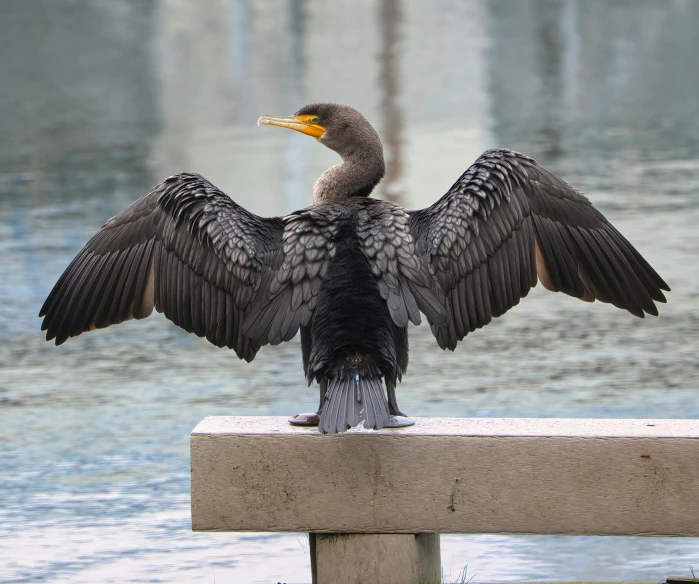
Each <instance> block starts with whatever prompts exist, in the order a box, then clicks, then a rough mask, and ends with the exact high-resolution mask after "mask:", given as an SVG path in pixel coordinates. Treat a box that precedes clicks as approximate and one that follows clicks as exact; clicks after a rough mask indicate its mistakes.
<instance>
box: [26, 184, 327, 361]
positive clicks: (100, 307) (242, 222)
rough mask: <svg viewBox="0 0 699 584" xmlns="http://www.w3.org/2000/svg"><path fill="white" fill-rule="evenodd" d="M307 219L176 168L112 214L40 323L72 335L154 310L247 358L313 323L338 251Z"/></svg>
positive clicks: (51, 332) (56, 334) (53, 333)
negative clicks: (264, 209) (257, 210)
mask: <svg viewBox="0 0 699 584" xmlns="http://www.w3.org/2000/svg"><path fill="white" fill-rule="evenodd" d="M318 229H319V227H318V225H316V224H315V223H313V222H309V221H305V220H303V218H301V219H299V218H295V217H293V216H292V217H291V218H263V217H258V216H257V215H255V214H253V213H250V212H249V211H246V210H245V209H244V208H242V207H241V206H240V205H237V204H236V203H235V202H234V201H232V200H231V199H230V198H229V197H228V196H227V195H225V194H224V193H223V192H221V191H220V190H218V189H217V188H216V187H215V186H214V185H212V184H211V183H210V182H208V181H207V180H206V179H204V178H203V177H201V176H199V175H196V174H179V175H176V176H173V177H170V178H168V179H166V180H165V181H163V182H162V183H160V184H159V185H157V186H156V187H155V188H154V189H153V190H152V191H151V192H150V193H148V194H147V195H145V196H144V197H142V198H141V199H139V200H138V201H136V202H135V203H134V204H132V205H131V206H130V207H129V208H128V209H126V210H125V211H124V212H123V213H120V214H119V215H117V216H115V217H113V218H112V219H110V220H109V221H108V222H107V223H106V224H105V225H104V227H103V228H102V229H101V230H100V231H99V232H98V233H97V234H96V235H95V236H93V237H92V239H90V241H89V242H88V243H87V244H86V245H85V247H84V248H83V249H82V251H81V252H80V253H79V254H78V255H77V256H76V258H75V259H74V260H73V261H72V263H71V264H70V265H69V266H68V268H66V270H65V272H64V273H63V275H62V276H61V277H60V279H59V280H58V282H57V283H56V285H55V286H54V288H53V290H52V291H51V293H50V294H49V296H48V298H47V299H46V302H45V303H44V305H43V307H42V309H41V312H40V314H39V316H44V317H45V318H44V320H43V323H42V330H46V331H47V334H46V338H47V340H51V339H54V338H55V339H56V344H57V345H60V344H61V343H63V342H64V341H65V340H66V339H68V338H69V337H73V336H77V335H79V334H81V333H82V332H85V331H90V330H93V329H95V328H104V327H107V326H110V325H112V324H117V323H120V322H123V321H125V320H129V319H131V318H137V319H138V318H145V317H147V316H149V315H150V314H151V312H152V311H153V308H154V307H155V308H156V309H157V310H158V311H159V312H163V313H164V314H165V316H166V317H167V318H168V319H170V320H172V321H173V322H174V323H175V324H177V325H178V326H180V327H182V328H183V329H185V330H186V331H188V332H193V333H195V334H197V335H198V336H206V338H207V339H208V340H209V341H210V342H211V343H213V344H214V345H216V346H219V347H224V346H225V347H229V348H232V349H234V350H235V351H236V353H237V354H238V356H239V357H240V358H242V359H246V360H248V361H251V360H252V359H253V358H254V356H255V354H256V353H257V351H258V350H259V349H260V347H261V346H262V345H265V344H267V343H273V344H276V343H279V342H282V341H286V340H289V339H291V338H292V337H293V336H294V335H295V334H296V332H297V331H298V328H299V325H300V324H306V323H307V322H308V320H310V316H311V313H312V310H313V308H314V306H315V297H316V295H317V292H318V289H319V288H320V282H321V280H322V277H323V275H324V273H325V270H326V269H327V262H328V259H329V257H330V254H331V253H332V249H331V245H332V244H331V243H330V242H329V241H328V240H327V239H326V238H325V237H324V236H323V234H322V233H319V231H318Z"/></svg>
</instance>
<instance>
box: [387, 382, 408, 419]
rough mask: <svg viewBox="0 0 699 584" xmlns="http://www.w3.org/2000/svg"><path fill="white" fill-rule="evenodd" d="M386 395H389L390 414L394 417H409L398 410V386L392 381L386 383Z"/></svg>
mask: <svg viewBox="0 0 699 584" xmlns="http://www.w3.org/2000/svg"><path fill="white" fill-rule="evenodd" d="M386 393H387V394H388V413H389V414H391V415H392V416H403V417H407V416H406V415H405V414H404V413H403V412H401V411H400V409H399V408H398V402H397V401H396V386H395V385H394V384H393V383H391V382H390V381H386Z"/></svg>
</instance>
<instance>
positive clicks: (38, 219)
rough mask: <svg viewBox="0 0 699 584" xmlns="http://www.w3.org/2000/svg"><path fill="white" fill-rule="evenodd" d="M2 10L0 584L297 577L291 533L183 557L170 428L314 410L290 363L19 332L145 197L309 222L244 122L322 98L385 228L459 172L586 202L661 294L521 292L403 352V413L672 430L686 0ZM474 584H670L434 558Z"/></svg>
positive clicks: (299, 171) (583, 560)
mask: <svg viewBox="0 0 699 584" xmlns="http://www.w3.org/2000/svg"><path fill="white" fill-rule="evenodd" d="M206 6H207V8H206V9H202V8H201V6H200V5H199V4H197V3H193V2H189V1H188V0H171V1H168V2H156V1H152V2H128V1H126V0H115V1H113V2H91V1H90V0H72V1H70V2H62V3H55V2H49V1H47V0H43V1H42V0H25V1H24V2H15V3H8V4H7V6H4V7H3V16H2V18H1V19H0V43H2V45H3V49H4V50H3V59H2V60H0V79H2V83H0V107H1V108H2V109H1V111H2V112H4V114H3V116H2V117H0V135H2V136H3V140H2V141H0V256H1V257H2V262H1V263H0V333H1V336H0V363H1V365H2V374H1V375H0V416H1V417H2V424H0V442H1V446H2V448H0V468H2V481H1V482H0V500H2V501H3V504H2V506H0V581H6V582H36V581H55V582H70V583H82V582H124V581H134V582H135V581H139V582H140V581H151V582H172V581H176V582H214V581H215V582H218V583H219V584H220V583H221V582H252V581H255V582H272V581H274V582H276V581H287V582H304V581H306V582H307V581H309V580H310V569H309V566H308V549H307V540H306V539H305V538H304V536H303V535H277V534H195V533H192V532H191V531H190V523H189V492H188V491H189V461H188V433H189V431H190V430H191V428H192V427H193V426H194V425H195V424H196V423H197V422H198V421H199V420H200V419H201V418H202V417H204V416H205V415H210V414H258V415H259V414H274V415H286V414H289V413H293V412H296V411H299V410H304V409H308V408H309V407H313V404H314V403H315V399H316V390H314V389H308V388H306V387H305V383H304V382H303V376H302V371H301V366H300V354H299V346H298V342H297V341H296V340H294V341H293V342H291V343H289V344H287V345H285V346H280V347H275V348H271V349H267V350H263V351H262V352H261V353H260V355H259V356H258V358H257V359H256V360H255V363H254V364H253V365H246V364H244V363H241V362H239V361H238V360H237V359H236V358H235V356H234V355H233V354H232V353H231V352H228V351H224V350H218V349H216V348H214V347H211V346H209V345H208V344H207V343H206V342H205V341H203V340H201V339H197V338H196V337H192V336H189V335H187V334H186V333H184V332H182V331H180V330H179V329H176V328H175V327H174V326H171V325H170V323H168V322H167V321H166V320H165V319H163V318H161V317H159V316H156V317H153V318H150V319H148V320H146V321H142V322H138V323H134V322H129V323H125V324H123V325H120V326H118V327H113V328H111V329H107V330H105V331H100V332H98V333H93V334H88V335H83V336H81V337H80V338H78V339H74V340H72V341H70V342H68V343H67V344H66V345H64V346H62V347H60V348H56V347H54V346H52V345H49V344H47V343H45V342H43V340H42V335H41V333H39V332H38V330H37V329H38V326H39V320H38V319H37V318H36V314H37V312H38V310H39V307H40V305H41V303H42V301H43V299H44V298H45V296H46V294H47V292H48V290H49V288H50V286H51V285H52V284H53V283H54V282H55V280H56V279H57V277H58V276H59V275H60V273H61V272H62V270H63V269H64V268H65V266H66V265H67V263H68V262H69V261H70V259H71V258H72V257H73V256H74V255H75V253H76V252H77V251H78V250H79V249H80V247H81V246H82V245H83V243H84V242H85V241H86V239H87V238H88V237H89V236H90V235H92V233H94V232H95V231H96V229H97V228H98V227H99V226H100V225H101V224H102V223H103V222H104V221H105V220H106V219H108V218H109V217H110V216H112V215H114V214H115V213H117V212H118V211H120V210H121V209H123V208H124V207H126V206H127V205H128V204H129V203H130V202H131V201H133V200H134V199H135V198H137V197H138V196H140V195H141V194H142V193H144V192H145V191H146V190H147V189H148V188H149V187H150V186H151V185H152V184H154V183H155V182H157V181H158V180H160V179H161V178H162V177H163V176H165V175H168V174H172V173H174V172H177V171H181V170H193V171H198V172H201V173H202V174H204V175H206V176H207V177H208V178H210V179H211V180H212V181H213V182H214V183H216V184H218V185H219V186H220V187H221V188H223V189H224V190H226V191H227V192H229V193H230V194H231V195H232V196H233V197H234V198H235V199H236V200H237V201H238V202H239V203H241V204H243V205H245V206H246V207H248V208H250V209H252V210H254V211H256V212H259V213H264V214H280V213H285V212H288V211H290V210H292V209H295V208H298V207H300V206H303V205H306V204H308V203H309V202H310V194H311V188H312V185H313V182H314V180H315V178H316V177H317V176H318V175H319V174H320V172H322V171H323V170H324V169H325V168H326V167H327V166H329V165H330V164H334V163H335V162H336V158H335V156H334V154H333V153H332V152H329V151H327V150H326V149H324V148H321V147H320V146H318V145H317V144H315V143H314V142H313V141H312V140H309V139H308V138H306V137H304V136H301V135H297V134H294V133H291V132H282V131H269V130H267V131H263V130H259V131H258V130H257V129H256V128H255V124H254V122H255V119H256V118H257V116H258V115H259V114H260V113H271V114H288V113H292V112H293V111H295V110H296V109H297V108H298V107H300V106H301V105H303V104H304V103H306V102H311V101H321V100H335V101H342V102H346V103H350V104H352V105H354V106H356V107H357V108H359V109H360V110H361V111H362V112H364V113H365V114H366V115H367V117H369V119H370V120H371V121H373V122H374V123H375V125H376V126H377V128H379V129H380V131H381V132H382V134H383V135H384V139H385V140H386V143H387V150H388V159H389V161H393V162H389V166H390V164H394V166H393V167H391V168H393V171H392V172H394V174H393V175H392V176H393V177H395V178H394V180H395V182H394V184H396V185H398V187H399V188H397V189H396V190H389V192H387V191H384V194H390V193H393V194H395V193H401V194H403V196H404V198H405V203H406V205H408V206H411V207H417V206H424V205H427V204H429V203H430V202H432V201H433V200H435V199H436V198H437V197H439V196H440V195H441V194H442V193H443V192H444V191H445V190H446V189H447V188H448V187H449V186H450V184H451V183H452V182H453V181H454V180H455V179H456V178H457V177H458V176H459V174H460V173H461V172H462V171H463V170H464V168H465V167H466V166H467V165H468V164H469V163H470V162H471V161H472V160H473V158H474V157H475V156H477V155H478V154H479V153H480V152H482V151H483V150H484V149H486V148H488V147H492V146H510V147H514V148H517V149H519V150H523V151H524V152H527V153H529V154H532V155H534V156H535V157H537V158H538V159H539V161H540V162H541V163H543V164H544V165H546V166H548V167H550V168H552V169H553V170H555V171H557V172H558V173H560V174H562V175H563V176H564V177H565V178H567V179H569V180H570V181H571V182H573V183H574V184H576V185H578V186H579V187H580V188H582V189H583V190H585V191H586V192H587V193H588V194H589V195H590V196H591V197H592V198H593V200H594V201H595V203H596V204H597V205H598V206H599V207H600V208H601V209H602V210H603V211H604V212H605V213H606V214H607V216H608V217H610V218H611V219H612V220H613V221H614V223H615V224H616V225H617V226H618V227H619V228H620V229H621V231H622V232H624V233H625V234H626V235H627V236H628V237H629V238H630V239H631V241H632V242H634V243H635V244H636V245H637V247H638V248H639V249H640V250H641V251H642V252H643V253H644V255H646V257H647V258H648V259H649V260H650V261H651V263H652V264H653V265H655V266H656V267H657V268H658V269H659V271H660V273H661V274H662V276H663V277H664V278H665V279H666V280H667V281H668V283H669V284H670V286H671V287H672V288H673V292H672V293H671V294H670V304H668V305H667V306H662V307H661V317H660V318H657V319H653V318H649V319H646V320H639V319H634V318H632V317H630V316H629V315H628V314H625V313H621V311H618V310H615V309H613V308H610V307H609V306H606V305H599V304H597V305H593V306H589V305H586V304H584V303H581V302H576V301H573V300H572V299H569V298H567V297H565V298H564V297H561V296H559V295H552V294H550V293H548V292H545V291H543V290H541V289H539V288H537V289H536V290H535V291H534V292H532V293H531V295H530V297H529V298H527V299H526V300H525V301H524V302H523V303H522V305H521V306H519V307H517V308H516V309H514V310H513V311H512V312H511V313H508V315H507V316H506V317H505V318H501V319H499V320H497V321H495V322H494V323H493V324H491V325H490V326H488V327H487V328H486V329H484V330H482V331H479V332H477V333H475V334H473V335H472V336H470V337H469V338H468V339H467V340H466V342H464V343H463V344H462V345H461V346H460V347H459V349H458V350H457V352H456V353H442V352H441V351H439V350H438V349H437V347H436V344H435V342H434V339H433V338H432V337H431V335H430V334H429V331H428V330H427V329H425V328H418V329H413V331H412V341H411V342H412V344H411V348H412V352H411V364H410V371H409V375H408V377H407V379H406V381H405V383H404V384H403V385H402V386H401V387H400V399H401V406H403V407H404V409H405V410H406V411H407V412H408V413H414V414H420V415H456V416H570V417H584V416H590V417H670V418H672V417H678V418H679V417H699V382H698V381H697V379H698V377H699V375H698V374H697V359H696V354H697V350H699V339H698V338H697V331H699V316H698V315H699V311H698V310H697V309H698V308H699V291H698V290H699V274H698V273H697V268H696V266H697V249H699V231H698V230H697V228H696V226H697V224H699V195H697V192H698V189H699V158H698V154H699V152H698V147H697V144H699V101H698V100H697V99H696V96H697V95H699V69H698V68H697V67H696V64H695V56H696V55H697V54H699V27H696V22H697V21H699V3H696V2H688V1H681V0H678V1H674V2H651V1H637V2H633V3H631V2H612V1H607V2H605V1H600V2H595V3H589V2H580V1H575V0H568V1H565V0H561V1H556V0H546V1H541V2H539V1H534V0H527V1H521V2H520V1H517V2H513V1H508V0H492V1H485V0H477V1H471V2H456V1H454V2H449V1H443V2H440V3H437V4H434V3H421V2H407V1H405V2H402V1H399V0H380V1H379V0H377V1H375V2H369V1H364V2H349V0H347V1H345V2H338V3H332V4H331V3H325V2H321V1H320V0H313V1H310V0H309V1H305V2H303V1H301V2H294V1H288V2H281V1H280V2H252V0H248V1H245V0H214V1H212V2H210V3H207V4H206ZM442 546H443V553H442V556H443V561H444V564H445V569H446V572H447V574H448V573H449V571H450V570H451V573H452V575H456V573H457V572H458V571H459V570H460V569H461V568H462V567H463V566H464V565H465V564H468V565H469V574H471V575H473V574H475V576H476V580H490V581H493V580H539V581H542V580H653V581H660V579H663V578H665V577H666V576H667V575H668V574H671V573H672V574H677V575H685V576H688V575H689V573H688V570H687V566H688V565H690V564H694V565H695V566H697V565H699V543H698V542H697V540H693V539H670V538H653V539H644V538H578V537H575V538H573V537H507V536H445V537H444V538H443V543H442Z"/></svg>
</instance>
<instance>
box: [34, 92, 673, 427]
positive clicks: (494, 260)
mask: <svg viewBox="0 0 699 584" xmlns="http://www.w3.org/2000/svg"><path fill="white" fill-rule="evenodd" d="M259 124H266V125H273V126H281V127H285V128H290V129H292V130H296V131H298V132H302V133H304V134H307V135H309V136H313V137H314V138H316V139H317V140H318V141H319V142H320V143H321V144H323V145H324V146H327V147H328V148H330V149H331V150H334V151H335V152H337V153H338V154H339V155H340V157H341V158H342V163H341V164H338V165H336V166H333V167H331V168H329V169H328V170H326V171H325V172H324V173H323V174H322V175H321V176H320V178H319V179H318V180H317V182H316V183H315V186H314V187H313V205H312V206H310V207H308V208H305V209H301V210H300V211H296V212H294V213H291V214H289V215H287V216H286V217H272V218H265V217H259V216H257V215H255V214H253V213H251V212H249V211H247V210H245V209H244V208H242V207H241V206H240V205H237V204H236V203H235V202H234V201H233V200H231V199H230V198H229V197H228V196H227V195H225V194H224V193H223V192H221V191H220V190H219V189H217V188H216V187H215V186H214V185H212V184H211V183H210V182H209V181H207V180H206V179H205V178H203V177H202V176H200V175H198V174H189V173H183V174H178V175H175V176H172V177H170V178H167V179H165V180H164V181H163V182H161V183H160V184H159V185H157V186H156V187H155V188H154V189H153V190H152V191H150V192H149V193H148V194H147V195H145V196H144V197H142V198H140V199H139V200H138V201H136V202H135V203H133V204H132V205H131V206H130V207H129V208H128V209H126V210H125V211H124V212H123V213H120V214H119V215H117V216H115V217H113V218H111V219H110V220H109V221H107V223H106V224H105V225H104V226H103V227H102V229H101V230H100V231H98V232H97V234H96V235H95V236H94V237H92V239H90V241H88V242H87V244H86V245H85V247H84V248H83V249H82V251H81V252H80V253H79V254H78V255H77V257H76V258H75V259H74V260H73V261H72V262H71V264H70V265H69V266H68V268H67V269H66V270H65V272H64V273H63V275H62V276H61V278H60V279H59V280H58V282H57V283H56V285H55V286H54V288H53V290H52V291H51V293H50V294H49V296H48V298H47V299H46V302H45V303H44V305H43V307H42V309H41V312H40V314H39V316H44V317H45V318H44V320H43V323H42V327H41V328H42V330H46V331H47V334H46V338H47V340H51V339H54V338H55V339H56V344H57V345H60V344H61V343H63V342H64V341H65V340H66V339H68V338H69V337H74V336H77V335H79V334H81V333H83V332H85V331H91V330H93V329H96V328H104V327H107V326H109V325H112V324H117V323H120V322H123V321H125V320H129V319H131V318H137V319H140V318H145V317H147V316H148V315H150V314H151V312H152V311H153V308H155V309H156V310H158V311H159V312H163V313H164V314H165V316H166V317H167V318H169V319H170V320H172V321H173V322H174V323H175V324H177V325H178V326H180V327H182V328H183V329H185V330H186V331H188V332H192V333H195V334H196V335H198V336H206V338H207V339H208V340H209V341H210V342H211V343H213V344H214V345H216V346H218V347H229V348H231V349H233V350H234V351H235V352H236V353H237V355H238V357H240V358H241V359H245V360H246V361H252V360H253V359H254V357H255V354H256V353H257V351H259V350H260V348H261V347H262V346H263V345H266V344H272V345H276V344H278V343H281V342H282V341H288V340H290V339H292V338H293V337H294V336H295V335H296V333H297V332H298V331H299V329H300V331H301V346H302V353H303V367H304V371H305V374H306V378H307V380H308V382H309V384H310V383H311V382H313V381H314V380H316V381H318V382H319V384H320V396H321V399H320V407H319V411H318V415H316V416H314V415H302V417H301V418H300V419H299V420H298V422H299V423H308V424H309V425H310V424H313V423H318V422H319V430H320V431H321V432H323V433H335V432H343V431H345V430H347V429H349V428H351V427H353V426H356V425H358V424H359V423H360V422H362V421H363V422H364V426H365V427H366V428H373V429H379V428H382V427H386V426H399V425H406V424H410V423H412V420H410V419H408V418H405V417H404V414H403V413H402V412H401V411H400V409H399V408H398V404H397V402H396V396H395V388H396V383H397V382H398V381H399V380H400V379H401V376H402V375H403V374H404V373H405V371H406V368H407V365H408V330H407V327H408V322H412V323H413V324H416V325H417V324H419V323H420V313H422V314H424V315H425V316H426V317H427V320H428V322H429V323H430V327H431V329H432V332H433V334H434V336H435V337H436V339H437V344H438V345H439V346H440V347H441V348H442V349H451V350H454V349H455V348H456V345H457V343H458V342H459V341H460V340H462V339H463V338H464V337H465V336H466V335H467V334H468V333H470V332H472V331H474V330H476V329H478V328H480V327H482V326H485V325H486V324H488V323H489V322H490V321H491V319H492V318H493V317H498V316H500V315H502V314H504V313H505V312H507V311H508V310H509V309H510V308H512V307H513V306H515V305H516V304H518V303H519V301H520V299H521V298H523V297H524V296H526V295H527V293H528V292H529V290H530V289H531V288H532V287H533V286H535V285H536V283H537V280H539V281H541V283H542V284H543V285H544V287H546V288H547V289H549V290H552V291H554V292H564V293H566V294H568V295H570V296H574V297H576V298H580V299H581V300H585V301H587V302H592V301H594V300H600V301H601V302H609V303H611V304H613V305H614V306H617V307H619V308H623V309H626V310H628V311H629V312H630V313H631V314H633V315H635V316H639V317H641V318H642V317H643V316H644V313H648V314H652V315H657V314H658V311H657V309H656V306H655V303H654V302H665V296H664V295H663V293H662V290H669V288H668V286H667V284H666V283H665V282H664V281H663V280H662V279H661V278H660V276H659V275H658V274H657V273H656V272H655V270H654V269H653V268H652V267H651V266H650V265H649V264H648V262H647V261H646V260H645V259H643V257H642V256H641V254H640V253H639V252H638V251H636V249H635V248H634V247H633V246H632V245H631V244H630V243H629V242H628V241H627V240H626V239H625V238H624V236H623V235H621V233H619V232H618V231H617V230H616V229H615V228H614V226H612V225H611V224H610V223H609V222H608V221H607V219H605V217H604V216H603V215H602V214H601V213H600V212H599V211H598V210H597V209H595V208H594V207H593V206H592V204H591V203H590V201H589V200H588V198H587V197H586V196H585V195H584V194H583V193H581V192H580V191H578V190H577V189H575V188H574V187H572V186H570V185H569V184H567V183H566V182H564V181H563V180H561V179H560V178H558V177H557V176H555V175H554V174H552V173H551V172H549V171H547V170H545V169H544V168H542V167H541V166H539V165H538V164H537V163H536V162H535V161H534V160H532V159H531V158H529V157H528V156H525V155H523V154H520V153H518V152H514V151H512V150H504V149H499V150H488V151H486V152H485V153H484V154H483V155H482V156H480V158H478V160H476V162H475V163H474V164H473V165H472V166H471V167H470V168H468V170H466V172H464V174H463V175H461V177H460V178H459V179H458V180H457V181H456V183H454V185H453V186H452V187H451V188H450V189H449V191H448V192H447V193H446V194H445V195H444V196H443V197H442V198H441V199H439V200H438V201H437V202H436V203H434V204H433V205H432V206H430V207H428V208H426V209H420V210H418V211H407V210H405V209H404V208H402V207H401V206H399V205H397V204H395V203H392V202H389V201H383V200H378V199H373V198H371V197H370V195H371V192H372V190H373V189H374V187H375V186H376V185H377V184H378V182H379V181H380V180H381V178H382V177H383V175H384V170H385V166H384V158H383V149H382V145H381V140H380V139H379V136H378V134H377V133H376V131H375V130H374V128H372V126H371V125H370V124H369V122H368V121H367V120H366V118H365V117H364V116H363V115H362V114H360V113H359V112H358V111H356V110H354V109H352V108H350V107H348V106H344V105H338V104H331V103H320V104H313V105H308V106H305V107H303V108H302V109H300V110H299V111H298V112H297V113H296V114H295V115H294V116H292V117H288V118H275V117H268V116H262V117H261V118H260V119H259V120H258V125H259ZM382 382H383V383H385V385H386V394H384V390H383V386H382ZM304 416H305V417H304ZM313 418H315V420H314V419H313ZM292 420H293V419H292Z"/></svg>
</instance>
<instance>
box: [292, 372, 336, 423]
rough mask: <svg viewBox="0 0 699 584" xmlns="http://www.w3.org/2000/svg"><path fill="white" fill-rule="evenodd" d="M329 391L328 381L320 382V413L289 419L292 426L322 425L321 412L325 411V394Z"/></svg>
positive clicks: (300, 415)
mask: <svg viewBox="0 0 699 584" xmlns="http://www.w3.org/2000/svg"><path fill="white" fill-rule="evenodd" d="M327 390H328V381H327V380H326V379H322V380H321V382H320V403H319V404H318V411H317V412H316V413H314V414H309V413H304V414H296V415H295V416H292V417H291V418H289V423H290V424H291V425H292V426H317V425H318V424H320V412H321V410H322V409H323V403H324V402H325V392H326V391H327Z"/></svg>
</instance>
